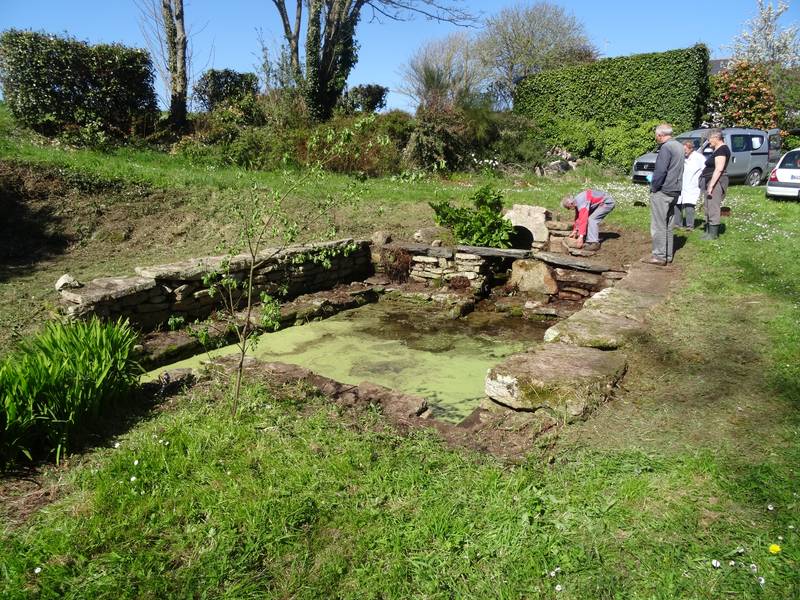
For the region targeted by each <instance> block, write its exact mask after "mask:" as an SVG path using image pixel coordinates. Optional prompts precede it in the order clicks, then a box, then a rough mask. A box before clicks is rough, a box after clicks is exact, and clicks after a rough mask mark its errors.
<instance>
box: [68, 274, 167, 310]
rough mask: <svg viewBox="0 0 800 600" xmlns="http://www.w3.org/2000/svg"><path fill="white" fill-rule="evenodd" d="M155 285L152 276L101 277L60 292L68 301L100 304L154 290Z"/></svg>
mask: <svg viewBox="0 0 800 600" xmlns="http://www.w3.org/2000/svg"><path fill="white" fill-rule="evenodd" d="M155 287H156V281H155V279H152V278H150V277H100V278H98V279H93V280H92V281H90V282H89V283H87V284H86V285H85V286H84V287H82V288H78V289H64V290H62V291H61V292H60V293H61V298H63V299H64V300H67V301H68V302H74V303H76V304H98V303H100V302H110V301H112V300H118V299H119V298H123V297H125V296H130V295H132V294H137V293H139V292H144V291H148V290H152V289H153V288H155Z"/></svg>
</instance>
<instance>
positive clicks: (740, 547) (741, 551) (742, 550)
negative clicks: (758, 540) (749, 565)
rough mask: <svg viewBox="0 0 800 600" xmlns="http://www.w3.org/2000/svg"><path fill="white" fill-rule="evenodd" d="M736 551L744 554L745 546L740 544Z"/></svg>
mask: <svg viewBox="0 0 800 600" xmlns="http://www.w3.org/2000/svg"><path fill="white" fill-rule="evenodd" d="M736 553H737V554H744V547H743V546H739V547H738V548H737V549H736Z"/></svg>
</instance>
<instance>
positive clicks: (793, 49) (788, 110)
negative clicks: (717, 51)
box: [731, 0, 800, 130]
mask: <svg viewBox="0 0 800 600" xmlns="http://www.w3.org/2000/svg"><path fill="white" fill-rule="evenodd" d="M757 5H758V12H757V14H756V16H755V17H753V18H752V19H750V20H749V21H746V22H745V26H744V29H743V31H742V32H741V34H739V36H738V38H737V39H736V41H735V42H734V43H733V45H732V46H731V49H732V51H733V59H734V66H733V67H732V68H736V63H748V64H751V65H761V66H762V67H764V68H765V69H766V73H767V74H768V76H769V81H770V83H771V87H772V91H771V93H770V95H771V96H772V95H773V92H774V98H775V101H776V103H777V109H778V114H779V115H780V119H779V121H780V123H779V124H780V126H781V127H782V128H783V129H785V130H788V129H791V128H793V127H796V126H797V125H798V123H800V40H798V32H800V27H798V25H797V24H792V25H790V26H789V27H786V28H781V27H780V26H779V24H778V21H779V20H780V18H781V16H782V15H783V14H784V13H785V12H786V11H787V10H788V9H789V3H788V2H785V1H784V0H780V1H779V2H778V5H777V6H774V5H773V4H772V2H769V3H766V2H765V1H764V0H757Z"/></svg>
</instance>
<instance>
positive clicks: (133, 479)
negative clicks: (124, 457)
mask: <svg viewBox="0 0 800 600" xmlns="http://www.w3.org/2000/svg"><path fill="white" fill-rule="evenodd" d="M134 481H136V475H132V476H131V483H133V482H134Z"/></svg>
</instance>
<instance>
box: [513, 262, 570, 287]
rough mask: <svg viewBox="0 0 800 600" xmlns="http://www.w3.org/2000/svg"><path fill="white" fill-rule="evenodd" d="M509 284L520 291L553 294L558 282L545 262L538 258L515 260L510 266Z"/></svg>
mask: <svg viewBox="0 0 800 600" xmlns="http://www.w3.org/2000/svg"><path fill="white" fill-rule="evenodd" d="M508 283H509V285H512V286H514V287H516V289H517V290H519V291H520V292H525V293H529V292H532V293H535V294H555V293H556V292H558V284H557V283H556V280H555V279H554V278H553V273H552V272H551V270H550V267H548V266H547V265H546V264H544V263H543V262H541V261H538V260H524V259H523V260H515V261H514V264H513V265H512V267H511V278H510V279H509V281H508Z"/></svg>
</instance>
